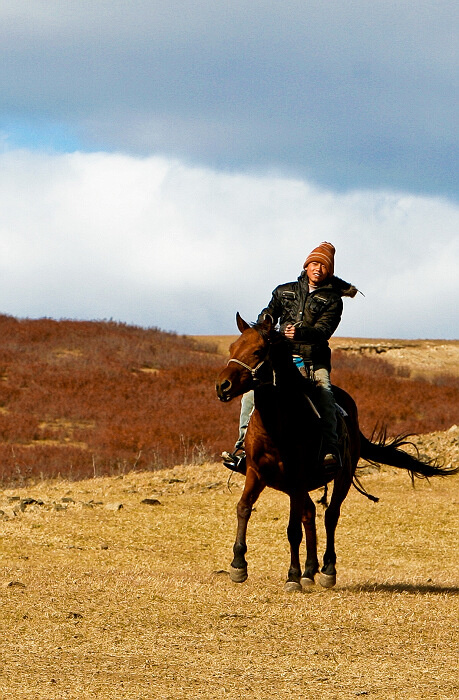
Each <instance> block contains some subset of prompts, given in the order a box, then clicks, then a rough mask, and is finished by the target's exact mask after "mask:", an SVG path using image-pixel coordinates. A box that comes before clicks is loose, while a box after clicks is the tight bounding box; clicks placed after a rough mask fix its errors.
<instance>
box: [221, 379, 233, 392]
mask: <svg viewBox="0 0 459 700" xmlns="http://www.w3.org/2000/svg"><path fill="white" fill-rule="evenodd" d="M220 388H221V390H222V391H229V390H230V389H231V382H230V380H229V379H225V380H224V381H223V382H222V383H221V384H220Z"/></svg>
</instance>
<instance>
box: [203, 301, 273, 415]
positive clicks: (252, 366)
mask: <svg viewBox="0 0 459 700" xmlns="http://www.w3.org/2000/svg"><path fill="white" fill-rule="evenodd" d="M236 324H237V327H238V329H239V331H240V332H241V335H240V336H239V338H238V339H237V340H236V341H235V342H234V343H232V344H231V345H230V358H229V360H228V362H227V363H226V367H224V368H223V369H222V371H221V372H220V374H219V375H218V377H217V381H216V391H217V396H218V398H219V399H220V401H224V402H226V401H231V400H232V399H234V398H235V397H236V396H240V395H241V394H245V393H246V392H247V391H249V390H250V389H253V388H254V386H256V384H257V383H259V382H260V381H261V380H262V379H266V377H267V374H268V372H269V376H271V377H272V370H271V369H270V368H269V366H268V364H267V362H266V360H267V356H268V353H269V347H270V344H269V338H270V334H271V332H272V330H273V320H272V318H271V317H270V316H266V318H265V319H264V320H263V321H262V322H261V323H259V324H257V325H256V327H253V326H250V325H249V324H248V323H247V322H246V321H244V319H243V318H242V317H241V316H240V315H239V312H238V313H237V314H236ZM267 370H268V372H267Z"/></svg>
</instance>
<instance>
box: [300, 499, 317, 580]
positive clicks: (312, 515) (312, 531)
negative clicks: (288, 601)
mask: <svg viewBox="0 0 459 700" xmlns="http://www.w3.org/2000/svg"><path fill="white" fill-rule="evenodd" d="M303 527H304V534H305V537H306V563H305V567H304V571H303V574H302V575H301V580H300V583H301V586H302V587H303V588H304V589H308V588H311V587H312V586H313V585H314V577H315V575H316V573H317V572H318V571H319V560H318V558H317V533H316V507H315V505H314V502H313V500H312V499H311V497H310V496H309V494H306V498H305V503H304V509H303Z"/></svg>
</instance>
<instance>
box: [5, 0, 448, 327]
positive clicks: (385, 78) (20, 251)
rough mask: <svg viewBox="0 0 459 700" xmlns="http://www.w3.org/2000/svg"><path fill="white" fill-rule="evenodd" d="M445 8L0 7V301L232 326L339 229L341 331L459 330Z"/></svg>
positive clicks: (154, 321) (29, 312) (11, 309)
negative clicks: (346, 291)
mask: <svg viewBox="0 0 459 700" xmlns="http://www.w3.org/2000/svg"><path fill="white" fill-rule="evenodd" d="M458 16H459V10H458V8H457V3H455V2H449V1H448V0H447V1H442V0H439V1H438V0H437V1H436V2H433V1H432V2H431V1H430V0H416V1H414V0H413V1H412V0H405V1H404V2H402V3H395V2H392V0H372V1H371V2H370V1H367V2H364V1H363V0H356V1H352V0H351V1H350V2H347V3H343V2H337V1H334V0H333V1H327V0H322V2H318V1H315V0H314V1H308V0H301V1H296V0H286V1H284V2H283V3H282V4H281V3H277V4H276V3H271V2H266V1H264V0H251V2H248V1H247V2H242V1H239V0H235V1H233V2H231V3H227V2H225V3H223V2H218V1H215V0H214V1H213V2H210V1H207V0H194V1H193V2H188V0H181V2H176V0H169V1H168V2H166V1H164V2H163V1H159V2H157V1H146V0H131V2H129V3H127V2H125V1H123V2H120V1H119V0H110V1H107V0H99V1H98V0H95V1H94V2H91V3H89V2H83V1H82V0H66V1H64V2H62V0H61V1H59V2H57V1H53V0H28V2H23V1H22V0H16V1H15V3H6V2H0V51H1V61H2V72H1V75H0V182H2V183H3V187H2V190H1V191H0V250H3V253H4V255H3V257H2V262H1V265H2V274H3V282H0V287H2V286H3V290H1V291H2V296H1V297H0V298H2V300H3V302H2V304H3V311H4V312H5V313H14V314H15V315H20V316H40V315H47V316H52V317H61V316H66V317H74V318H100V317H107V318H116V319H119V320H123V321H127V322H135V323H140V324H141V325H157V326H160V327H163V328H166V329H173V330H177V331H179V332H187V333H193V332H195V333H206V332H208V333H223V332H228V333H231V332H233V330H234V314H235V311H236V310H239V311H241V313H243V314H244V312H245V315H246V316H248V320H253V319H254V317H255V316H256V314H257V312H258V310H259V308H261V307H262V306H264V305H265V304H266V303H267V301H268V299H269V297H270V294H271V290H272V288H273V287H274V286H275V285H276V284H277V283H280V282H283V281H287V280H289V279H293V278H295V277H296V276H297V274H298V273H299V271H300V270H301V266H302V262H303V260H304V258H305V257H306V255H307V254H308V252H309V251H310V250H311V249H312V248H313V247H315V246H316V245H317V244H318V243H320V241H321V240H331V241H332V242H333V243H335V245H336V247H337V273H338V274H341V276H343V277H345V278H346V279H349V280H350V281H352V282H353V283H354V284H356V285H357V286H360V287H361V288H362V289H363V288H365V289H363V290H364V291H365V295H366V296H365V297H364V298H361V299H359V300H358V301H357V302H355V301H354V302H351V304H352V306H351V305H347V306H346V308H345V315H344V317H343V322H342V325H341V327H340V329H339V331H338V333H339V334H341V335H360V336H368V335H371V336H381V337H445V338H446V337H457V329H458V323H457V321H458V316H457V292H458V287H457V281H456V280H457V277H458V275H457V253H458V242H457V240H458V233H457V231H458V228H457V223H458V220H459V214H458V207H459V203H458V190H457V183H458V177H457V176H458V168H457V163H458V138H457V134H458V132H457V124H458V123H459V120H458V114H457V105H458V99H457V94H458V93H457V80H458V75H459V71H458V55H457V35H458V34H457V29H458ZM57 192H59V196H57V194H56V193H57ZM95 192H97V195H98V196H97V197H96V196H94V193H95ZM248 193H250V198H248ZM121 222H122V225H121ZM110 231H111V232H112V233H111V234H110ZM44 240H45V241H46V242H47V245H46V250H45V251H44V250H43V249H42V247H41V243H42V242H43V241H44ZM97 240H100V241H102V240H103V242H104V244H103V246H102V245H97V244H96V243H95V241H97ZM139 247H140V248H141V250H140V252H139V250H138V248H139ZM142 250H143V251H144V254H142V252H141V251H142ZM31 251H35V254H34V255H31V254H30V252H31ZM37 252H38V253H37ZM185 252H186V256H187V257H186V259H184V258H182V257H181V256H182V255H184V254H185ZM236 252H237V254H238V255H239V256H240V257H239V258H237V259H236ZM21 256H24V258H22V259H23V260H27V264H26V265H25V266H22V265H21ZM25 269H26V271H27V274H26V273H25ZM82 279H83V280H84V284H83V288H82V287H81V285H79V284H78V280H80V282H81V280H82ZM12 289H14V294H12V292H11V290H12ZM432 295H433V299H434V302H435V303H434V302H433V301H432ZM454 299H455V300H456V301H453V300H454Z"/></svg>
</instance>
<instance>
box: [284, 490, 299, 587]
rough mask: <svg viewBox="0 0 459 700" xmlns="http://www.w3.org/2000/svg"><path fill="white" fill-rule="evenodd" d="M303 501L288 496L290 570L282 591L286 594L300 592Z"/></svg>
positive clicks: (293, 496) (294, 496)
mask: <svg viewBox="0 0 459 700" xmlns="http://www.w3.org/2000/svg"><path fill="white" fill-rule="evenodd" d="M302 511H303V499H302V498H300V497H298V495H296V494H295V495H292V494H290V518H289V521H288V527H287V537H288V541H289V544H290V568H289V570H288V577H287V581H286V583H285V585H284V590H285V591H287V592H289V593H290V592H294V591H301V590H302V588H301V583H300V581H301V564H300V544H301V540H302V539H303V532H302V529H301V517H302Z"/></svg>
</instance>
